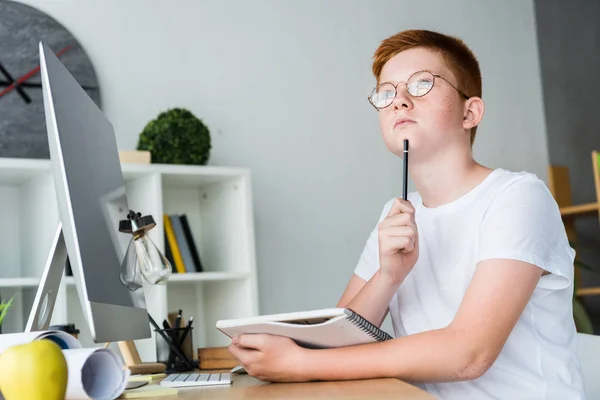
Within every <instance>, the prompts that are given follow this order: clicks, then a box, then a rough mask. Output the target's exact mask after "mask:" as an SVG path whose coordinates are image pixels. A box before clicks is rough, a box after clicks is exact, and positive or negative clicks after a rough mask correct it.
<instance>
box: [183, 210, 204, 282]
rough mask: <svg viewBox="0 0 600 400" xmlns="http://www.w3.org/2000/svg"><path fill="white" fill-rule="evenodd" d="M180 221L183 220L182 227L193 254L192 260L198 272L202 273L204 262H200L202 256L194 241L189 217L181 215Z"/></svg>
mask: <svg viewBox="0 0 600 400" xmlns="http://www.w3.org/2000/svg"><path fill="white" fill-rule="evenodd" d="M179 219H181V227H182V228H183V232H184V233H185V238H186V239H187V242H188V246H189V248H190V252H191V253H192V259H193V260H194V265H195V267H196V272H202V271H203V268H202V261H200V255H199V254H198V249H197V248H196V241H195V240H194V235H193V234H192V230H191V228H190V224H189V222H188V219H187V216H186V215H185V214H181V215H180V216H179Z"/></svg>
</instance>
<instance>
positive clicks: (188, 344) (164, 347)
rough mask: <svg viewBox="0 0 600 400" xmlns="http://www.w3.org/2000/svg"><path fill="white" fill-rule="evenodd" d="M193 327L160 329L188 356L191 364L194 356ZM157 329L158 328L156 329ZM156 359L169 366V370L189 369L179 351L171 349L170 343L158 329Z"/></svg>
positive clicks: (180, 370)
mask: <svg viewBox="0 0 600 400" xmlns="http://www.w3.org/2000/svg"><path fill="white" fill-rule="evenodd" d="M193 329H194V328H192V327H189V328H170V329H161V330H160V332H162V333H163V334H164V335H165V336H166V337H167V338H169V340H170V341H171V342H172V343H173V344H174V345H175V347H177V348H178V349H179V351H180V352H181V353H182V354H183V355H184V356H185V357H186V358H187V360H188V362H189V364H193V357H194V345H193V339H192V336H193V335H192V332H193ZM155 331H157V330H156V329H155ZM156 360H157V362H159V363H162V364H165V365H166V366H167V372H184V371H188V370H189V368H188V364H187V363H186V362H185V360H182V359H181V358H180V357H179V356H177V353H176V352H175V351H173V349H171V346H169V343H167V342H166V341H165V339H164V338H163V336H162V335H161V334H160V333H159V332H158V331H157V332H156Z"/></svg>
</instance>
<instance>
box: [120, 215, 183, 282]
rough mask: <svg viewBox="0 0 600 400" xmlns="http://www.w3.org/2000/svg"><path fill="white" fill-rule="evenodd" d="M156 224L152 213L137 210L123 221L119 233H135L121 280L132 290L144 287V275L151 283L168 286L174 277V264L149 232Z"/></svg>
mask: <svg viewBox="0 0 600 400" xmlns="http://www.w3.org/2000/svg"><path fill="white" fill-rule="evenodd" d="M155 226H156V223H155V222H154V218H152V215H145V216H142V214H141V213H136V212H135V211H133V210H129V214H127V219H125V220H121V221H119V232H124V233H131V234H132V235H133V237H132V238H131V240H130V242H129V245H128V246H127V252H126V253H125V258H123V263H122V264H121V282H122V283H123V284H124V285H125V286H126V287H127V288H128V289H129V290H131V291H134V290H137V289H139V288H141V287H142V276H143V277H144V279H145V280H146V282H148V283H149V284H151V285H164V284H165V283H166V282H167V280H168V279H169V277H170V276H171V272H172V270H173V269H172V267H171V264H170V263H169V261H168V260H167V258H166V257H165V256H164V255H163V254H162V253H161V252H160V250H158V248H157V247H156V245H155V244H154V242H152V240H151V239H150V237H148V235H147V233H148V231H150V229H152V228H154V227H155Z"/></svg>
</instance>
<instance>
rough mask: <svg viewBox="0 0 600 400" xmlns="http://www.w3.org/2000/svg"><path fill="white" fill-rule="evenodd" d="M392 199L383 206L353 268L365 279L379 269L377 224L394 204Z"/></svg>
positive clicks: (369, 277)
mask: <svg viewBox="0 0 600 400" xmlns="http://www.w3.org/2000/svg"><path fill="white" fill-rule="evenodd" d="M394 200H395V198H393V199H390V200H389V201H388V202H387V203H386V204H385V205H384V206H383V211H382V212H381V215H380V216H379V220H378V221H377V224H376V225H375V228H373V230H372V231H371V233H370V234H369V237H368V238H367V242H366V244H365V247H364V248H363V251H362V253H361V255H360V258H359V259H358V264H357V265H356V268H355V269H354V274H355V275H358V276H359V277H361V278H362V279H364V280H365V281H368V280H369V279H371V278H372V277H373V275H375V272H377V270H378V269H379V239H378V228H377V226H378V225H379V223H380V222H381V221H383V219H384V218H385V217H386V216H387V215H388V213H389V212H390V209H391V208H392V204H394Z"/></svg>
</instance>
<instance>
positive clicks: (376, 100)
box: [368, 71, 469, 111]
mask: <svg viewBox="0 0 600 400" xmlns="http://www.w3.org/2000/svg"><path fill="white" fill-rule="evenodd" d="M435 78H440V79H443V80H445V81H446V82H448V84H449V85H450V86H452V87H453V88H454V89H456V91H457V92H458V93H460V95H461V96H462V97H464V98H465V99H467V100H468V99H469V96H467V95H466V94H464V93H463V92H461V91H460V90H459V89H458V88H457V87H456V86H454V85H453V84H452V83H451V82H450V81H449V80H448V79H446V78H444V77H443V76H441V75H436V74H433V73H431V72H429V71H418V72H415V73H414V74H412V75H411V76H410V78H408V80H407V81H406V91H407V92H408V94H410V95H411V96H413V97H423V96H425V95H426V94H427V93H429V92H431V89H433V85H434V84H435ZM400 83H402V82H398V84H397V85H394V84H392V83H390V82H383V83H381V84H379V85H377V87H376V88H375V89H373V92H371V95H370V96H369V97H368V99H369V103H371V105H372V106H373V107H375V109H377V110H378V111H379V110H381V109H382V108H386V107H388V106H389V105H390V104H392V102H393V101H394V99H395V98H396V95H397V94H398V85H400Z"/></svg>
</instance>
